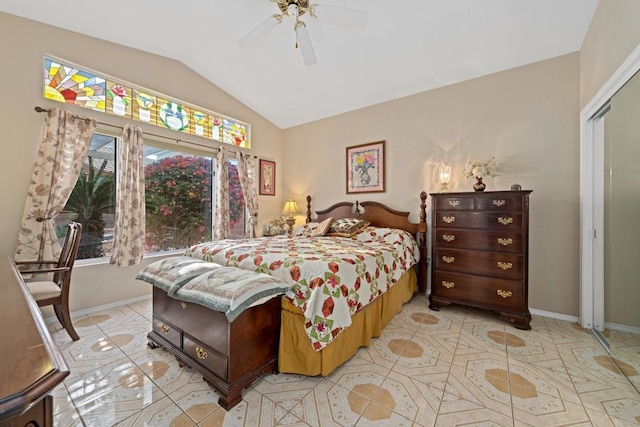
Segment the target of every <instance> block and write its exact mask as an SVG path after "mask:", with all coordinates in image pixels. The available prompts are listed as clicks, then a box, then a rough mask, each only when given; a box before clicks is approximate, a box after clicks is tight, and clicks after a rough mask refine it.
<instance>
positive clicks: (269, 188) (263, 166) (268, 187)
mask: <svg viewBox="0 0 640 427" xmlns="http://www.w3.org/2000/svg"><path fill="white" fill-rule="evenodd" d="M259 176H260V179H259V182H258V184H259V186H260V192H259V194H260V195H261V196H275V195H276V162H272V161H270V160H263V159H260V171H259Z"/></svg>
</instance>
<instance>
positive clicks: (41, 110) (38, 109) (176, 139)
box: [34, 105, 258, 159]
mask: <svg viewBox="0 0 640 427" xmlns="http://www.w3.org/2000/svg"><path fill="white" fill-rule="evenodd" d="M34 110H35V111H36V112H37V113H48V112H49V111H51V109H48V108H42V107H40V106H39V105H36V106H35V108H34ZM74 117H76V118H78V119H81V120H87V121H89V120H93V119H91V118H89V117H82V116H78V115H76V114H74ZM96 123H98V124H100V125H103V126H111V127H113V128H116V129H120V130H124V129H123V128H122V126H118V125H113V124H111V123H105V122H101V121H99V120H96ZM144 134H145V135H150V136H155V137H157V138H164V139H168V140H169V141H175V142H176V144H180V143H181V142H184V143H186V144H190V145H196V146H198V147H204V148H209V149H213V150H216V151H220V147H212V146H210V145H204V144H198V143H197V142H191V141H184V140H181V139H179V138H171V137H168V136H164V135H158V134H156V133H151V132H144ZM229 151H230V152H231V153H238V152H239V151H233V150H229ZM240 152H241V151H240ZM253 158H254V159H257V158H258V156H255V155H254V156H253Z"/></svg>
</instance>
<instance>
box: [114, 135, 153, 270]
mask: <svg viewBox="0 0 640 427" xmlns="http://www.w3.org/2000/svg"><path fill="white" fill-rule="evenodd" d="M143 139H144V135H143V133H142V129H141V128H139V127H134V126H131V125H129V124H125V126H124V129H123V132H122V143H121V145H120V154H119V156H118V180H117V181H116V215H115V229H114V234H113V253H112V255H111V260H110V261H109V262H110V263H111V264H116V265H118V266H121V267H124V266H130V265H136V264H139V263H140V261H141V260H142V255H143V251H144V213H145V210H144V208H145V205H144V169H143V167H144V166H143V162H142V152H143V147H142V143H143Z"/></svg>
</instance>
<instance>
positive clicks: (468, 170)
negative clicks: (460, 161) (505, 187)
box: [462, 157, 498, 178]
mask: <svg viewBox="0 0 640 427" xmlns="http://www.w3.org/2000/svg"><path fill="white" fill-rule="evenodd" d="M462 174H463V175H464V176H465V177H467V178H484V177H485V176H489V177H494V176H498V173H497V172H496V158H495V157H492V158H490V159H489V160H487V161H486V162H481V161H479V160H478V159H476V158H473V159H471V160H469V161H468V162H467V164H466V166H465V167H464V170H463V171H462Z"/></svg>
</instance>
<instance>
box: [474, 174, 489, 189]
mask: <svg viewBox="0 0 640 427" xmlns="http://www.w3.org/2000/svg"><path fill="white" fill-rule="evenodd" d="M486 187H487V185H486V184H485V183H484V182H482V177H476V182H475V183H474V184H473V190H474V191H484V189H485V188H486Z"/></svg>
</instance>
